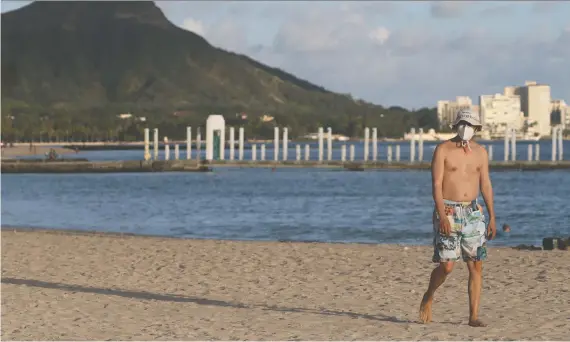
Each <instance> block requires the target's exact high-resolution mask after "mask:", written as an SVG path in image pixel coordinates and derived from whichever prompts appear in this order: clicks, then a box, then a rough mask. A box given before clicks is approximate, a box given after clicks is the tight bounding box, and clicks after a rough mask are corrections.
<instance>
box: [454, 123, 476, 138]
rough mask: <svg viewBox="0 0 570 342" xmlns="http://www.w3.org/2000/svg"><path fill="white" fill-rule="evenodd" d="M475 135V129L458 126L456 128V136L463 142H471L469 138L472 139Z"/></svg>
mask: <svg viewBox="0 0 570 342" xmlns="http://www.w3.org/2000/svg"><path fill="white" fill-rule="evenodd" d="M474 134H475V129H474V128H473V127H471V126H468V125H459V126H457V135H458V136H459V137H460V138H461V140H463V141H469V140H471V138H473V135H474Z"/></svg>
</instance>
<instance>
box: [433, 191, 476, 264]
mask: <svg viewBox="0 0 570 342" xmlns="http://www.w3.org/2000/svg"><path fill="white" fill-rule="evenodd" d="M443 202H444V204H445V214H446V215H447V219H448V220H449V223H450V224H451V234H450V236H445V235H441V234H440V233H439V215H438V214H437V212H436V211H434V213H433V230H434V237H433V247H434V253H433V258H432V261H433V262H438V263H439V262H445V261H457V260H459V259H460V258H463V261H468V260H472V261H480V260H485V259H486V258H487V247H486V242H487V239H486V231H487V225H486V223H485V215H483V213H482V212H481V211H480V210H479V208H478V206H477V200H474V201H472V202H454V201H448V200H444V201H443Z"/></svg>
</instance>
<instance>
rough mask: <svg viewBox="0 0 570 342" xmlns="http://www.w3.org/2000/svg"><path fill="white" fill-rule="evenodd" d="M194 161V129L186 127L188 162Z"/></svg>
mask: <svg viewBox="0 0 570 342" xmlns="http://www.w3.org/2000/svg"><path fill="white" fill-rule="evenodd" d="M190 159H192V127H190V126H188V127H186V160H190Z"/></svg>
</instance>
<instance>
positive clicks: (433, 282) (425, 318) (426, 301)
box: [420, 261, 454, 323]
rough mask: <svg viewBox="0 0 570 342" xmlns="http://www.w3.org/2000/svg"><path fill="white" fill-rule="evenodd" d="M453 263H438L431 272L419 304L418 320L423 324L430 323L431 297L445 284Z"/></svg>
mask: <svg viewBox="0 0 570 342" xmlns="http://www.w3.org/2000/svg"><path fill="white" fill-rule="evenodd" d="M453 265H454V262H453V261H446V262H440V263H439V266H437V267H436V268H435V269H434V270H433V271H432V272H431V277H430V280H429V286H428V289H427V291H426V292H425V294H424V297H423V298H422V303H421V304H420V320H421V321H422V322H423V323H429V322H431V305H432V303H433V295H434V294H435V290H437V288H438V287H440V286H441V284H443V282H445V279H446V278H447V275H448V274H449V273H451V271H452V270H453Z"/></svg>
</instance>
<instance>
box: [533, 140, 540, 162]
mask: <svg viewBox="0 0 570 342" xmlns="http://www.w3.org/2000/svg"><path fill="white" fill-rule="evenodd" d="M534 160H536V161H540V144H535V145H534Z"/></svg>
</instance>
